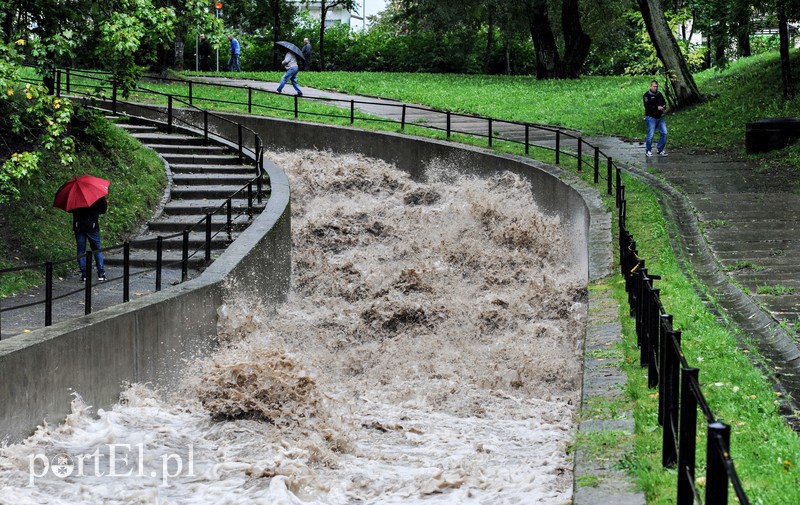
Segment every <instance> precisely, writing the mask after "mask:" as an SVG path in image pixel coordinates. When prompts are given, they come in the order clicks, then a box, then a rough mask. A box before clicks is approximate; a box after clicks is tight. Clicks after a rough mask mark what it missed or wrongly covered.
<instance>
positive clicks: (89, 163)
mask: <svg viewBox="0 0 800 505" xmlns="http://www.w3.org/2000/svg"><path fill="white" fill-rule="evenodd" d="M85 173H87V174H92V175H95V176H98V177H102V178H104V179H108V180H110V181H111V186H110V189H109V196H108V204H109V206H108V212H107V213H106V214H105V215H103V216H101V218H100V230H101V235H102V241H103V247H109V246H111V245H114V244H118V243H121V242H122V241H123V240H124V239H125V238H126V237H127V236H128V234H130V233H131V232H134V231H136V230H137V228H138V226H139V224H140V223H141V222H142V221H143V220H144V219H146V218H148V217H149V216H150V215H151V213H152V211H153V209H154V208H155V206H156V204H157V203H158V201H159V200H160V199H161V195H162V194H163V188H164V186H165V184H166V177H165V173H164V164H163V162H162V161H161V158H159V157H158V155H157V154H156V153H155V152H154V151H152V150H150V149H147V148H145V147H143V146H142V145H141V144H139V143H138V142H137V141H136V140H134V139H133V137H131V136H130V135H128V134H127V133H125V132H124V131H122V130H121V129H119V128H116V127H114V126H112V125H111V123H109V122H108V121H106V120H104V119H102V118H98V120H97V123H95V124H94V126H93V127H92V129H91V132H90V133H89V135H88V136H87V138H85V139H83V141H81V142H78V148H77V152H76V156H75V162H74V163H73V164H71V165H69V166H63V165H61V163H60V161H59V160H58V159H57V158H55V157H52V156H51V157H46V158H45V159H44V161H43V163H42V170H41V171H40V172H39V173H37V174H35V175H34V176H33V177H32V178H31V179H30V181H29V182H28V183H27V184H25V185H24V186H23V187H22V188H21V194H22V198H21V199H20V200H19V201H17V202H12V203H9V204H8V205H5V206H4V207H3V208H2V212H3V221H4V226H3V228H4V230H3V235H2V237H0V268H8V267H12V266H18V265H22V264H29V263H42V262H45V261H50V260H54V261H57V260H62V259H66V258H70V257H73V256H75V255H76V252H75V237H74V235H73V233H72V215H71V214H68V213H66V212H64V211H63V210H59V209H55V208H53V196H54V195H55V192H56V190H57V189H58V188H59V187H60V186H61V184H63V183H64V182H66V181H68V180H69V179H70V178H72V177H74V176H77V175H81V174H85ZM77 271H78V269H77V264H73V263H72V262H69V263H67V264H63V265H60V266H57V267H56V273H57V274H58V275H60V276H68V275H73V274H74V273H75V272H77ZM42 272H43V269H38V270H35V271H31V270H27V271H23V272H18V273H14V274H6V275H2V276H0V296H2V295H7V294H8V293H13V292H17V291H19V290H21V289H24V288H26V287H30V286H33V285H37V284H40V283H42V282H43V273H42ZM75 275H77V274H75Z"/></svg>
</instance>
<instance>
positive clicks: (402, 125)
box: [400, 104, 406, 130]
mask: <svg viewBox="0 0 800 505" xmlns="http://www.w3.org/2000/svg"><path fill="white" fill-rule="evenodd" d="M405 127H406V104H403V112H402V113H401V114H400V129H401V130H403V129H405Z"/></svg>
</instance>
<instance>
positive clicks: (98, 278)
mask: <svg viewBox="0 0 800 505" xmlns="http://www.w3.org/2000/svg"><path fill="white" fill-rule="evenodd" d="M97 280H98V281H99V282H104V281H105V280H107V279H106V274H105V272H103V273H102V274H97Z"/></svg>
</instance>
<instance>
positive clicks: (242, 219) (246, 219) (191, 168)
mask: <svg viewBox="0 0 800 505" xmlns="http://www.w3.org/2000/svg"><path fill="white" fill-rule="evenodd" d="M114 120H115V122H116V124H117V125H118V126H120V127H121V128H124V129H125V130H127V131H128V132H129V133H130V134H131V135H132V136H133V137H134V138H136V139H137V140H139V142H141V143H142V144H144V145H146V146H148V147H150V148H151V149H153V150H154V151H156V152H157V153H158V154H159V155H161V157H162V158H163V159H164V160H165V162H166V164H167V173H168V174H170V177H169V187H168V189H167V198H166V200H167V201H166V203H165V204H164V205H163V207H162V208H161V209H160V212H158V213H157V216H156V217H154V218H153V219H152V220H151V221H149V222H148V223H147V225H146V226H145V227H144V228H143V229H142V230H141V231H140V233H139V236H137V237H136V238H135V239H133V240H131V249H130V265H131V267H134V268H154V267H155V266H156V261H157V258H156V256H157V254H156V251H157V240H156V239H157V237H158V236H161V237H162V267H172V268H175V267H176V265H177V267H178V268H179V267H180V262H181V260H182V255H183V236H182V234H183V231H184V230H186V229H190V231H189V236H188V243H189V265H188V266H189V268H191V269H195V270H198V269H202V268H203V267H205V266H206V265H207V261H206V251H205V244H206V233H207V232H206V223H205V222H202V223H200V221H204V220H205V218H206V214H207V213H214V214H213V216H212V218H211V260H212V261H213V259H215V258H216V257H218V256H219V255H220V254H221V253H222V252H223V251H224V250H225V248H226V247H227V246H228V245H229V244H230V243H231V242H232V241H233V240H235V239H236V237H237V236H238V234H239V233H240V232H241V231H242V230H244V229H245V228H247V226H248V225H249V224H250V223H251V222H252V218H253V217H255V216H256V215H258V214H259V213H260V212H261V211H262V210H263V209H264V207H265V205H266V201H267V195H268V194H269V186H268V183H267V182H266V181H265V184H264V186H263V188H262V189H263V191H264V192H265V195H264V196H263V198H262V202H261V203H259V202H258V200H257V197H256V188H255V186H254V187H253V190H252V194H251V196H252V201H253V207H252V214H250V213H248V192H247V188H245V189H244V190H242V187H243V186H245V185H246V184H247V182H248V181H250V180H251V179H253V177H254V176H255V168H254V162H253V161H252V160H250V159H249V158H245V159H244V160H241V161H240V158H239V154H238V152H236V151H235V150H233V149H232V148H230V147H229V146H226V145H224V144H221V143H217V142H215V141H213V140H208V141H207V140H206V139H205V138H203V137H202V136H200V135H193V134H187V133H165V132H163V131H160V130H159V129H158V128H157V127H156V126H153V125H150V124H146V123H143V122H137V121H136V120H134V119H130V118H126V119H123V120H120V118H114ZM240 190H241V191H240ZM237 192H239V193H238V194H236V196H235V197H234V198H232V199H231V209H230V210H231V226H230V232H229V231H228V226H227V225H228V212H227V205H225V204H226V200H227V199H228V197H229V196H231V195H233V194H235V193H237ZM220 206H222V209H221V210H219V208H220ZM215 212H216V213H215ZM198 223H200V224H199V225H198ZM176 234H177V236H175V235H176ZM105 261H106V264H107V265H122V263H123V256H122V253H121V252H120V253H108V254H107V255H106V260H105Z"/></svg>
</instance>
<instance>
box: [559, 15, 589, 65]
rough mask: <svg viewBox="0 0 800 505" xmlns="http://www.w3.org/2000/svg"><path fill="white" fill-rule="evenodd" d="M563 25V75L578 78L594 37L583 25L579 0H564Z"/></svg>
mask: <svg viewBox="0 0 800 505" xmlns="http://www.w3.org/2000/svg"><path fill="white" fill-rule="evenodd" d="M561 27H562V30H563V31H564V59H563V60H562V69H561V72H560V74H561V77H568V78H570V79H577V78H578V77H580V75H581V68H582V67H583V63H584V62H585V61H586V58H588V57H589V50H590V49H591V47H592V39H591V38H589V36H588V35H586V33H585V32H584V31H583V28H582V27H581V13H580V9H579V8H578V0H563V2H562V4H561Z"/></svg>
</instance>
